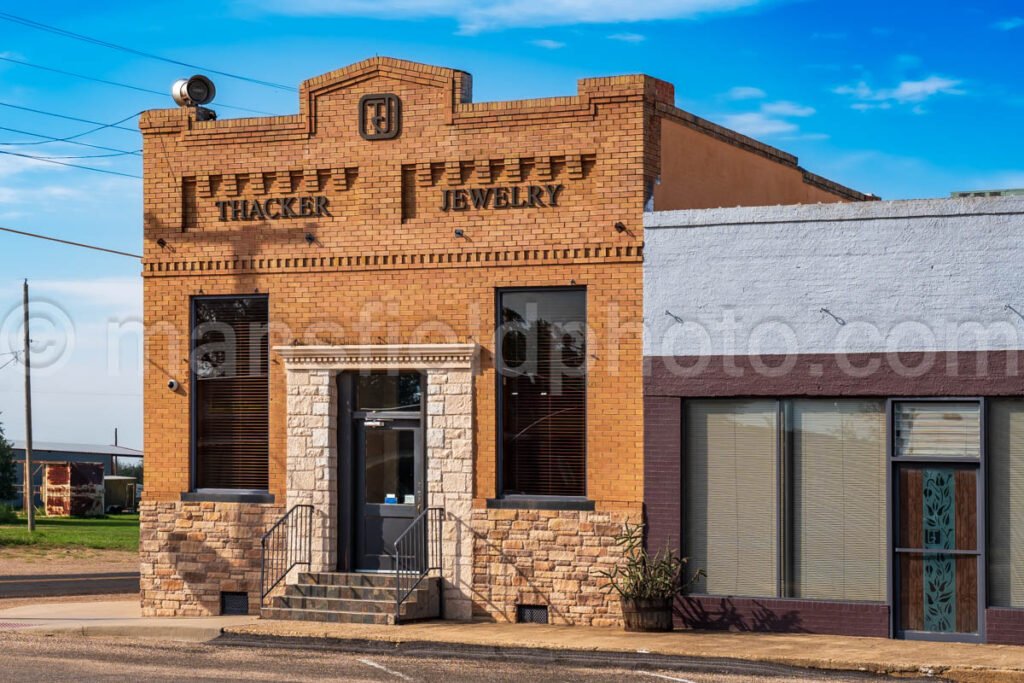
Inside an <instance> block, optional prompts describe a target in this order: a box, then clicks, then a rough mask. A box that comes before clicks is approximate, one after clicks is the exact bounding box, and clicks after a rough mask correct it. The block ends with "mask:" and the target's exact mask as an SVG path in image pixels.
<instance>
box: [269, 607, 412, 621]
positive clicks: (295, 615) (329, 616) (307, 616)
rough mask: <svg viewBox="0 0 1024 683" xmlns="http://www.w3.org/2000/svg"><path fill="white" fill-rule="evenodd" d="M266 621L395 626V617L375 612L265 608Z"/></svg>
mask: <svg viewBox="0 0 1024 683" xmlns="http://www.w3.org/2000/svg"><path fill="white" fill-rule="evenodd" d="M260 616H261V617H263V618H264V619H290V620H293V621H319V622H326V623H331V624H393V623H395V615H394V614H393V613H391V614H383V613H373V612H336V611H329V610H315V609H289V608H282V607H264V608H263V609H262V610H260Z"/></svg>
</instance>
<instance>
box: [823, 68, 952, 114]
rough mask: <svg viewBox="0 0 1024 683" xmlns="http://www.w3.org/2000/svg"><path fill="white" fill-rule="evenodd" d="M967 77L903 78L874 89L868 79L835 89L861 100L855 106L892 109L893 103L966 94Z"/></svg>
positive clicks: (858, 108)
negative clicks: (912, 79)
mask: <svg viewBox="0 0 1024 683" xmlns="http://www.w3.org/2000/svg"><path fill="white" fill-rule="evenodd" d="M962 83H963V81H959V80H955V79H952V78H945V77H943V76H929V77H928V78H924V79H921V80H919V81H902V82H901V83H899V84H898V85H897V86H896V87H894V88H880V89H877V90H876V89H874V88H872V87H871V86H869V85H868V84H867V83H866V82H865V81H860V82H858V83H855V84H853V85H840V86H838V87H835V88H833V89H832V92H834V93H835V94H837V95H846V96H849V97H852V98H853V99H855V100H859V102H856V103H854V104H852V105H850V106H851V107H852V108H853V109H857V110H859V111H867V110H869V109H890V108H891V107H892V105H893V104H918V103H921V102H924V101H925V100H928V99H930V98H932V97H934V96H936V95H963V94H965V93H966V91H965V90H963V89H962V88H960V87H959V86H960V85H962Z"/></svg>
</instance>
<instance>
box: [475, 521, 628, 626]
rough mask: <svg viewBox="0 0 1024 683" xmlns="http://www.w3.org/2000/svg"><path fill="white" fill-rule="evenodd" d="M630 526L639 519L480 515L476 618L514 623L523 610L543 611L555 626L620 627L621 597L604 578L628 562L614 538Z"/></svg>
mask: <svg viewBox="0 0 1024 683" xmlns="http://www.w3.org/2000/svg"><path fill="white" fill-rule="evenodd" d="M627 522H628V523H632V524H636V523H639V522H640V515H639V514H635V515H633V514H629V513H625V512H586V511H578V510H559V511H555V510H480V509H478V510H474V511H473V530H474V532H475V539H476V540H475V547H474V568H473V603H474V604H473V608H474V610H473V611H474V615H475V616H477V617H483V618H489V619H492V620H494V621H510V622H514V621H515V620H516V606H517V605H543V606H546V607H547V608H548V620H549V623H552V624H574V625H589V626H615V625H619V624H621V623H622V611H621V609H620V607H619V598H618V595H616V594H615V593H614V592H612V591H610V590H608V589H606V588H605V584H607V579H605V578H604V577H602V576H601V575H600V572H601V571H604V570H610V569H611V568H612V567H613V566H615V564H617V563H618V562H620V561H621V560H622V556H623V554H622V549H621V548H620V547H619V546H617V545H615V536H616V535H618V534H621V533H622V532H623V530H624V528H625V525H626V523H627Z"/></svg>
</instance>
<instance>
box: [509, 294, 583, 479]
mask: <svg viewBox="0 0 1024 683" xmlns="http://www.w3.org/2000/svg"><path fill="white" fill-rule="evenodd" d="M499 297H500V302H499V304H500V311H501V319H500V326H499V328H498V334H497V346H498V361H499V363H498V366H499V367H498V370H499V378H500V380H499V381H500V383H501V391H500V397H499V400H500V401H501V408H500V410H501V419H502V435H501V447H502V452H501V458H502V488H503V493H505V494H521V495H538V496H584V495H586V453H587V448H586V445H587V438H586V416H587V411H586V402H587V374H586V292H585V291H584V290H529V291H513V292H502V293H501V294H500V295H499Z"/></svg>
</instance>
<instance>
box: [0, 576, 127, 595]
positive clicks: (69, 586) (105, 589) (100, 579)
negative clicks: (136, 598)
mask: <svg viewBox="0 0 1024 683" xmlns="http://www.w3.org/2000/svg"><path fill="white" fill-rule="evenodd" d="M138 592H139V573H138V572H112V573H103V574H36V575H32V576H28V575H25V576H0V598H32V597H43V596H52V595H103V594H111V595H112V594H114V593H138Z"/></svg>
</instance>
